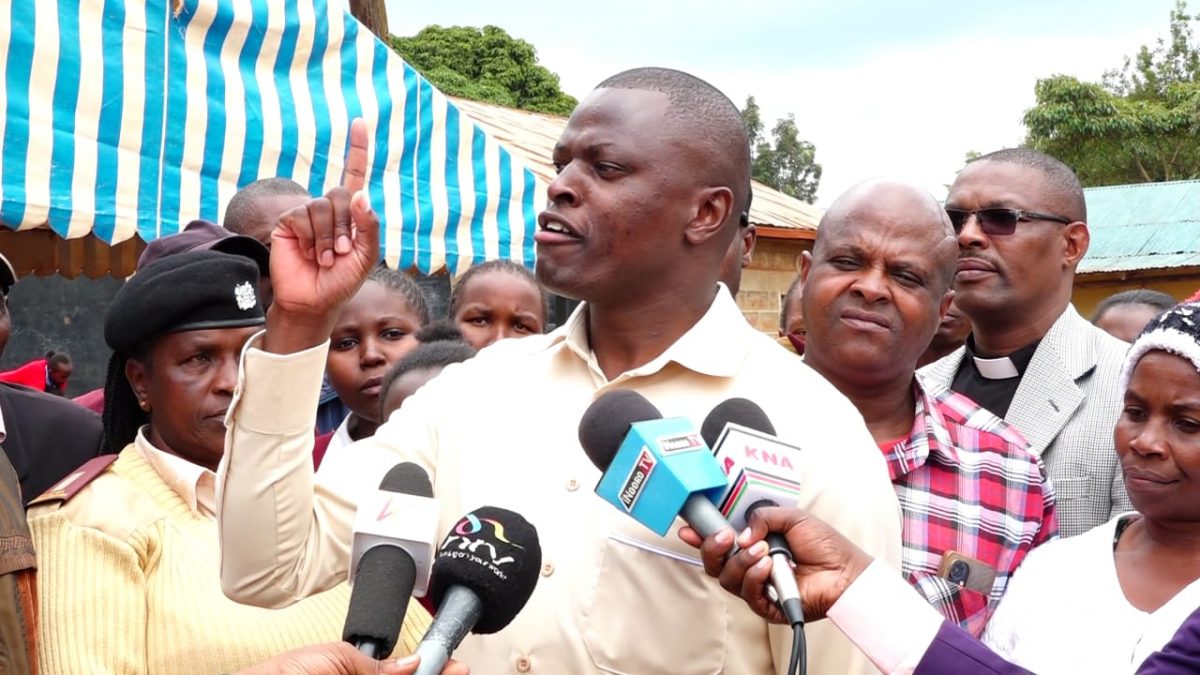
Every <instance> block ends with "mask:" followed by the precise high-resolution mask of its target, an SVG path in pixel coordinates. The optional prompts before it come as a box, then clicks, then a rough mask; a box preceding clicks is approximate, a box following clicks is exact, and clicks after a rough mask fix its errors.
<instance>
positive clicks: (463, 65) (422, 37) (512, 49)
mask: <svg viewBox="0 0 1200 675" xmlns="http://www.w3.org/2000/svg"><path fill="white" fill-rule="evenodd" d="M392 49H394V50H396V53H398V54H399V55H400V56H401V57H402V58H403V59H404V60H405V61H406V62H408V64H409V65H410V66H412V67H413V68H415V69H416V70H417V72H419V73H421V74H422V75H424V76H425V78H426V79H428V80H429V81H430V82H431V83H432V84H433V86H435V87H437V88H438V89H440V90H441V91H442V92H443V93H445V94H448V95H450V96H460V97H462V98H469V99H472V100H475V101H485V102H488V103H495V104H498V105H503V106H508V107H510V108H520V109H522V110H531V111H534V112H542V113H548V114H551V115H569V114H571V111H572V110H574V109H575V105H576V104H577V103H578V101H576V100H575V98H574V97H571V96H568V95H567V94H564V93H563V91H562V89H561V88H560V87H559V82H558V76H557V75H555V74H554V73H552V72H550V71H549V70H547V69H546V67H545V66H543V65H541V64H540V63H538V58H537V50H535V49H534V48H533V45H531V44H529V43H528V42H526V41H525V40H519V39H517V38H514V37H512V36H511V35H509V34H508V33H507V32H505V31H504V30H503V29H502V28H497V27H496V26H484V27H483V28H472V27H469V26H451V27H442V26H427V27H425V28H423V29H421V31H420V32H419V33H417V34H416V35H414V36H412V37H396V36H392Z"/></svg>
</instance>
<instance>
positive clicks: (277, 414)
mask: <svg viewBox="0 0 1200 675" xmlns="http://www.w3.org/2000/svg"><path fill="white" fill-rule="evenodd" d="M585 312H586V307H581V308H580V309H579V310H577V311H576V313H575V314H574V315H573V316H572V317H571V319H570V320H569V321H568V323H567V324H566V325H565V326H563V327H562V328H560V329H559V330H557V331H555V332H554V333H552V334H550V335H546V336H536V337H528V338H522V339H519V340H504V341H501V342H499V343H497V344H495V345H493V346H492V347H489V348H488V349H485V350H483V352H481V353H480V354H479V355H478V356H477V357H475V358H474V359H472V360H470V361H467V362H465V363H462V364H455V365H451V366H449V367H447V368H446V369H445V370H444V371H443V372H442V374H441V375H439V376H438V377H437V378H436V379H434V380H433V381H432V382H430V383H429V384H427V385H425V386H424V387H423V388H422V389H421V390H420V391H419V392H418V393H417V394H416V395H414V396H413V397H412V398H410V399H409V400H407V401H406V402H405V403H404V407H403V408H402V409H400V410H399V411H398V412H396V413H395V414H393V416H392V417H391V419H390V420H389V421H388V422H387V423H386V424H385V425H384V426H382V427H381V428H380V429H379V431H378V433H377V434H376V435H375V436H374V437H373V438H371V439H366V440H364V441H360V442H358V443H356V444H354V445H353V446H351V447H350V448H349V449H348V450H349V451H348V452H346V453H344V454H343V455H341V457H342V458H344V461H346V462H353V465H352V466H351V467H339V469H340V470H337V471H331V472H330V473H329V475H328V478H326V477H320V478H318V479H317V480H316V481H315V482H314V478H313V471H312V458H311V457H310V451H311V449H312V443H313V432H312V429H313V419H314V411H315V410H316V406H317V396H318V394H319V390H320V384H321V373H322V369H323V367H324V364H325V353H326V349H327V345H326V346H322V347H318V348H314V349H311V350H307V351H305V352H301V353H298V354H292V355H285V356H280V355H273V354H268V353H265V352H263V351H261V350H259V349H257V348H256V347H255V345H257V344H258V342H257V339H255V340H252V341H251V343H250V344H249V345H248V346H247V350H246V353H245V356H244V361H243V368H242V374H241V378H242V381H241V383H240V384H239V387H238V392H237V393H236V394H235V400H234V404H233V406H232V407H231V408H230V414H229V418H228V422H229V435H228V438H227V443H226V445H227V449H226V453H225V458H224V460H223V463H222V466H221V468H220V471H219V474H218V486H219V487H218V489H219V494H218V499H219V510H218V517H219V520H220V529H221V544H222V546H221V551H222V566H221V574H222V582H223V585H224V588H225V590H226V593H228V594H230V595H231V597H234V598H235V599H238V600H241V601H244V602H252V603H254V604H260V605H272V606H277V605H283V604H288V603H290V602H294V601H295V600H297V599H299V598H303V597H305V596H307V595H308V594H310V593H313V592H315V591H317V590H319V589H323V588H327V587H329V586H331V585H333V584H335V583H337V582H338V581H340V580H342V579H344V578H345V576H346V572H347V569H346V567H347V564H348V558H349V544H350V539H351V524H352V521H353V517H354V508H355V499H356V497H357V496H358V495H362V494H366V493H368V492H370V491H372V490H375V489H377V487H378V484H379V480H380V479H381V477H382V476H383V475H384V473H386V472H387V470H388V469H390V468H391V467H392V466H394V465H395V464H396V463H398V462H403V461H411V462H416V463H417V464H419V465H421V466H423V467H425V469H426V470H427V471H428V472H429V474H430V476H431V478H432V479H433V483H434V494H435V495H436V496H437V498H438V500H439V502H440V505H441V509H442V510H441V523H440V526H441V530H442V531H447V530H449V528H450V527H451V526H452V525H453V524H454V522H455V521H456V520H457V519H458V518H459V517H461V516H462V514H463V513H465V512H467V511H469V510H471V509H474V508H477V507H479V506H483V505H494V506H500V507H503V508H507V509H512V510H514V511H517V512H519V513H521V514H522V515H524V516H525V517H526V518H528V519H529V520H530V522H532V523H533V524H534V526H536V527H537V531H538V535H539V538H540V540H541V546H542V552H543V563H544V565H543V568H542V570H541V576H540V577H539V580H538V585H537V588H536V590H535V591H534V594H533V597H532V598H531V599H530V601H529V603H528V604H527V605H526V606H525V609H524V610H523V611H522V612H521V613H520V614H519V615H518V616H517V618H516V619H515V620H514V621H513V623H512V624H510V625H509V626H508V627H507V628H506V629H504V630H503V631H501V632H499V633H497V634H495V635H487V636H474V635H472V636H469V637H468V638H467V639H466V640H465V641H464V642H463V644H462V646H461V647H460V648H459V649H458V650H457V652H456V653H455V657H456V658H458V659H460V660H462V661H463V662H465V663H467V664H468V665H470V666H471V668H472V672H475V673H481V674H482V675H488V674H490V673H513V672H541V673H553V674H554V675H562V674H566V673H630V674H637V675H645V674H650V673H728V674H732V675H736V674H741V673H747V674H750V673H779V674H783V673H784V671H785V670H786V669H787V656H788V651H789V647H790V644H791V634H790V631H789V630H788V629H786V628H784V627H780V626H768V625H767V624H766V623H765V622H764V621H763V620H762V619H760V618H758V617H757V616H755V615H754V614H753V613H752V612H751V611H750V610H749V609H748V608H747V607H746V606H745V604H744V603H743V602H742V601H741V600H740V599H738V598H736V597H734V596H732V595H730V594H728V593H726V592H725V591H723V590H722V589H721V588H720V586H719V585H718V584H717V583H716V581H715V580H713V579H710V578H708V577H706V576H705V575H704V572H703V569H702V568H701V566H700V564H699V560H698V557H697V553H696V551H695V550H694V549H691V548H690V547H688V546H686V545H685V544H683V543H682V542H680V541H679V539H678V537H677V536H676V534H675V532H674V531H672V532H671V533H669V534H668V536H666V537H659V536H657V535H655V534H653V533H652V532H650V531H649V530H647V529H645V528H644V527H642V526H641V525H640V524H638V523H637V522H635V521H633V520H632V519H630V518H628V517H626V516H624V515H622V514H620V513H618V512H617V510H616V509H614V508H613V507H612V506H610V505H609V504H607V503H606V502H604V501H603V500H601V499H600V498H599V497H597V496H596V495H595V494H594V493H593V492H592V490H591V489H590V488H591V487H592V486H594V485H595V484H596V482H597V480H598V479H599V477H600V473H599V471H598V470H597V469H596V468H595V467H594V466H592V464H591V463H590V461H589V460H588V458H587V457H586V455H584V453H583V451H582V449H581V448H580V446H579V441H578V438H577V437H578V424H579V418H580V416H581V415H582V414H583V412H584V410H585V409H586V408H587V407H588V405H589V404H590V403H591V402H592V400H593V399H595V398H596V397H597V396H599V395H600V394H603V393H604V392H606V391H608V390H610V389H619V388H632V389H636V390H638V391H639V392H641V393H642V394H644V395H645V396H646V397H647V398H649V399H650V401H651V402H652V403H654V404H655V405H656V406H657V407H658V408H659V410H661V411H662V413H663V415H665V416H668V417H670V416H688V417H690V418H691V419H693V420H694V421H696V422H697V423H699V421H701V420H703V418H704V417H705V416H706V415H707V414H708V412H709V411H710V410H711V409H712V408H713V407H714V406H715V405H716V404H718V403H720V402H721V401H723V400H725V399H727V398H730V397H734V396H742V397H746V398H749V399H751V400H753V401H755V402H757V403H758V404H759V405H761V406H762V407H763V409H764V410H765V411H766V413H767V414H768V415H769V416H770V418H771V420H772V421H773V422H774V424H775V426H776V430H777V431H778V434H779V436H780V437H782V438H784V439H786V440H788V441H790V442H793V443H795V444H797V445H799V446H801V447H802V448H803V449H804V452H803V456H804V461H803V464H802V466H800V467H798V468H799V470H800V472H801V476H802V481H803V489H802V491H801V494H800V495H799V497H798V499H797V502H798V504H799V505H801V506H803V507H805V508H807V509H810V510H811V511H812V512H813V513H815V514H817V515H818V516H820V517H821V518H824V519H825V520H827V521H829V522H830V523H832V524H833V525H834V526H836V527H837V528H838V529H839V530H841V531H842V532H843V533H844V534H845V535H846V536H848V537H849V538H850V539H852V540H854V541H855V542H856V543H858V544H859V545H860V546H861V547H863V548H864V549H865V550H866V551H867V552H869V553H870V554H872V555H874V556H876V557H878V558H880V559H882V560H885V561H888V562H890V563H891V564H892V565H893V566H895V567H897V568H898V567H899V562H900V511H899V508H898V505H897V502H896V497H895V493H894V491H893V489H892V485H891V482H890V481H889V480H888V473H887V468H886V467H885V465H884V462H883V458H882V456H881V455H880V454H879V450H878V448H876V446H875V444H874V442H873V441H872V439H871V437H870V435H869V434H868V433H867V431H866V428H865V426H864V425H863V422H862V418H861V416H860V415H859V414H858V412H857V411H856V410H855V409H854V407H853V406H852V405H851V404H850V403H849V401H847V400H846V399H845V398H844V397H843V396H842V395H841V394H840V393H838V392H837V390H835V389H834V388H833V387H832V386H831V385H830V384H829V383H828V382H826V381H825V380H824V379H823V378H821V377H820V376H818V375H816V374H815V373H814V372H813V371H812V370H811V369H809V368H808V367H807V366H805V365H804V364H803V363H802V362H801V360H800V359H798V358H796V355H795V354H790V353H788V352H786V351H785V350H783V349H781V348H780V347H779V346H778V345H776V344H775V343H774V341H773V340H771V339H770V338H768V337H766V336H764V335H762V334H761V333H758V332H757V331H755V330H754V329H753V328H751V327H750V326H749V325H748V324H747V323H746V321H745V319H743V318H742V315H741V313H740V312H739V311H738V309H737V306H736V305H735V304H734V302H733V300H732V298H731V297H730V296H729V294H728V293H727V292H725V291H724V290H720V291H719V292H718V293H717V294H716V297H715V299H714V301H713V304H712V306H711V307H710V309H709V311H708V313H707V314H706V315H705V316H704V317H703V318H702V319H701V320H700V321H699V322H698V323H697V324H696V325H695V326H693V328H692V329H691V330H690V331H688V332H687V333H686V334H685V335H684V336H683V337H681V338H680V339H679V340H678V341H677V342H676V343H675V344H674V345H672V346H671V347H670V348H669V349H668V350H667V351H666V352H665V353H663V354H662V355H661V356H659V357H658V358H656V359H654V360H653V361H651V362H650V363H647V364H646V365H644V366H642V367H640V368H636V369H634V370H632V371H629V372H626V373H623V374H621V375H619V376H618V377H616V378H614V379H613V380H611V381H609V380H608V379H606V377H605V376H604V374H603V373H602V371H601V370H600V368H599V367H598V365H597V362H596V358H595V355H594V354H593V353H592V351H591V349H590V348H589V346H588V340H587V327H586V314H585ZM325 461H328V459H326V460H325ZM322 473H323V474H324V473H325V472H324V471H323V472H322ZM581 486H583V487H584V488H586V489H580V487H581ZM807 632H808V647H809V671H810V672H814V673H833V674H838V675H840V674H842V673H857V672H861V673H869V672H874V671H873V669H872V667H871V666H870V664H869V662H868V661H867V660H866V659H865V658H864V657H863V656H862V655H861V654H860V653H859V652H858V651H857V650H856V649H855V648H854V647H853V646H852V645H851V644H850V643H849V642H848V641H847V640H846V639H845V638H844V637H842V635H841V634H840V633H838V632H837V630H836V629H835V628H834V627H833V626H831V625H829V623H828V622H819V623H816V624H813V625H810V626H808V628H807Z"/></svg>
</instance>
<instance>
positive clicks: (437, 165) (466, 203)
mask: <svg viewBox="0 0 1200 675" xmlns="http://www.w3.org/2000/svg"><path fill="white" fill-rule="evenodd" d="M7 6H8V10H7V11H8V13H9V14H10V16H9V17H0V77H2V78H3V79H4V86H3V87H2V88H0V111H3V115H2V116H0V138H2V139H3V146H2V152H3V161H2V162H0V222H2V223H3V224H4V225H5V226H7V227H8V228H11V229H16V230H27V229H37V228H49V229H50V230H52V231H53V232H54V233H56V234H57V235H58V236H59V237H62V238H63V239H68V240H73V239H78V238H82V237H86V236H89V235H91V236H94V237H95V238H97V239H99V240H101V241H103V242H105V243H107V244H112V245H115V244H118V243H120V242H125V241H128V240H131V239H132V238H133V237H135V236H136V237H139V238H141V239H142V240H143V241H151V240H153V239H155V238H157V237H162V236H166V235H170V234H174V233H176V232H178V231H179V229H180V228H181V227H182V226H183V225H185V224H186V223H188V222H189V221H191V220H192V219H195V218H205V219H208V220H213V221H217V222H220V220H221V217H222V215H223V212H224V209H225V205H226V204H228V202H229V199H230V198H231V197H232V196H233V194H234V192H235V191H236V190H237V189H238V188H239V187H241V186H244V185H246V184H247V183H250V182H252V181H254V180H256V179H258V178H262V177H268V176H281V177H287V178H291V179H293V180H295V181H296V182H298V183H300V184H301V185H303V186H306V187H307V188H308V190H309V191H310V192H311V193H313V194H320V193H323V192H325V191H326V190H327V189H328V188H330V187H332V186H334V185H336V184H337V182H338V181H339V180H340V177H341V171H342V162H343V158H344V155H345V149H346V135H347V130H348V127H349V121H350V120H351V119H352V118H354V117H360V116H361V117H363V118H365V119H366V120H367V123H368V125H369V127H370V128H371V130H372V134H373V144H372V148H371V151H372V154H371V158H370V171H369V174H368V191H369V194H370V197H371V202H372V205H373V207H374V208H375V210H376V211H377V212H378V213H380V214H381V215H382V216H383V221H384V232H383V233H382V234H383V246H384V252H385V256H386V258H387V259H388V262H389V263H390V264H391V265H392V266H394V267H398V268H400V269H413V268H415V269H417V270H419V271H421V272H424V273H431V272H435V271H438V270H440V269H443V268H446V269H448V270H449V271H451V272H458V271H461V270H462V269H465V268H466V267H468V266H469V265H471V264H472V263H474V262H477V261H480V260H484V259H492V258H508V259H511V260H516V261H519V262H522V263H524V264H526V265H532V263H533V237H532V235H533V230H534V227H535V218H536V213H537V207H536V206H535V200H537V201H538V202H539V203H540V201H541V199H542V195H544V194H545V192H544V190H545V186H544V184H540V183H539V180H538V179H537V178H536V176H535V175H534V174H533V173H532V172H531V171H529V170H528V169H527V168H526V167H525V166H524V165H523V164H522V163H521V162H520V160H518V159H516V158H514V157H513V156H512V155H511V154H510V153H509V152H508V151H507V150H506V149H504V148H503V147H501V146H500V145H499V144H498V143H497V142H496V141H495V140H494V139H492V138H491V137H489V136H488V135H487V134H486V133H485V132H484V131H483V130H482V129H481V128H480V127H478V126H477V125H476V124H475V123H474V122H473V121H471V120H470V119H469V118H468V117H466V116H465V115H463V114H461V113H460V111H459V110H458V108H457V107H456V106H455V105H454V104H453V103H451V102H450V101H448V100H447V99H446V97H445V96H443V95H442V94H441V93H440V92H439V91H437V90H436V89H434V87H433V86H432V85H430V84H429V83H428V82H427V81H426V80H425V79H424V78H422V77H421V76H420V75H419V74H418V73H417V72H416V71H414V70H413V69H412V68H410V67H409V66H408V65H407V64H405V63H404V62H403V61H402V60H401V59H400V57H399V56H397V55H396V54H395V53H394V52H392V51H391V50H390V49H388V47H387V46H386V45H384V44H383V43H382V42H380V41H379V40H378V39H376V38H375V36H374V35H372V34H371V33H370V32H369V31H368V30H366V29H365V28H364V27H363V26H361V25H360V24H359V23H358V22H357V21H356V20H355V19H354V18H353V17H352V16H350V15H349V14H348V13H347V12H346V11H345V7H344V4H343V3H342V2H340V0H330V1H328V2H327V1H326V0H255V1H249V0H184V1H182V2H178V3H172V2H170V0H146V1H139V0H77V1H76V2H54V1H53V0H48V1H46V2H42V1H41V0H38V1H37V2H34V1H33V0H13V1H12V2H9V3H7Z"/></svg>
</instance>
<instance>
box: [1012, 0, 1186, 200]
mask: <svg viewBox="0 0 1200 675" xmlns="http://www.w3.org/2000/svg"><path fill="white" fill-rule="evenodd" d="M1194 21H1196V17H1195V16H1193V15H1189V14H1188V13H1187V4H1186V2H1184V1H1183V0H1179V1H1178V2H1177V3H1176V6H1175V9H1174V10H1172V12H1171V22H1170V38H1169V39H1161V38H1160V39H1159V40H1158V41H1157V43H1156V44H1155V45H1154V47H1153V48H1152V47H1150V46H1143V47H1142V48H1141V49H1140V50H1139V51H1138V53H1137V54H1136V55H1134V56H1133V57H1126V58H1125V62H1124V65H1123V67H1122V68H1121V69H1120V70H1112V71H1109V72H1107V73H1105V75H1104V78H1103V80H1102V81H1101V82H1099V83H1094V82H1080V81H1079V80H1077V79H1075V78H1073V77H1068V76H1065V75H1056V76H1054V77H1050V78H1047V79H1042V80H1038V82H1037V85H1036V87H1035V89H1034V91H1035V93H1036V96H1037V103H1036V105H1035V106H1034V107H1033V108H1031V109H1029V110H1027V111H1026V112H1025V118H1024V121H1025V128H1026V130H1027V132H1028V135H1027V137H1026V144H1027V145H1029V146H1030V147H1033V148H1036V149H1038V150H1041V151H1043V152H1046V153H1048V154H1050V155H1053V156H1055V157H1057V158H1059V159H1061V160H1062V161H1064V162H1066V163H1067V164H1068V165H1070V166H1071V167H1072V168H1073V169H1075V172H1076V173H1077V174H1078V175H1079V179H1080V181H1082V182H1083V184H1084V185H1088V186H1094V185H1113V184H1117V183H1141V182H1153V181H1165V180H1182V179H1189V178H1197V177H1200V48H1198V47H1197V45H1196V44H1195V42H1194V38H1193V30H1192V25H1193V22H1194Z"/></svg>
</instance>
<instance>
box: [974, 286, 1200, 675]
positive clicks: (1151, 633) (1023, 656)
mask: <svg viewBox="0 0 1200 675" xmlns="http://www.w3.org/2000/svg"><path fill="white" fill-rule="evenodd" d="M1121 382H1122V386H1123V387H1124V408H1123V409H1122V411H1121V416H1120V418H1118V420H1117V424H1116V428H1115V430H1114V433H1113V436H1114V440H1115V446H1116V450H1117V454H1118V455H1120V458H1121V466H1122V469H1123V470H1124V477H1125V487H1126V488H1127V489H1128V491H1129V497H1130V499H1131V500H1132V501H1133V506H1134V507H1135V508H1136V509H1137V512H1129V513H1124V514H1121V515H1119V516H1117V517H1116V518H1113V519H1112V520H1110V521H1109V522H1108V523H1105V524H1104V525H1100V526H1098V527H1096V528H1093V529H1092V530H1090V531H1088V532H1085V533H1084V534H1081V535H1079V536H1076V537H1071V538H1069V539H1061V540H1058V541H1052V542H1049V543H1047V544H1045V545H1043V546H1041V547H1040V548H1037V549H1034V550H1033V551H1032V552H1031V553H1030V554H1029V556H1028V557H1026V558H1025V561H1024V562H1023V563H1022V564H1021V567H1019V568H1018V569H1017V571H1016V573H1015V574H1014V575H1013V578H1012V581H1010V582H1009V585H1008V591H1007V593H1006V594H1005V596H1004V599H1003V600H1002V601H1001V602H1000V606H999V607H998V608H997V610H996V614H995V616H994V617H993V618H992V621H991V623H989V624H988V628H987V631H986V632H985V633H984V636H983V637H984V641H985V642H987V643H988V645H989V646H991V647H992V648H993V649H995V650H996V651H997V652H999V653H1000V654H1002V655H1004V656H1005V657H1006V658H1008V659H1009V660H1010V661H1012V662H1014V663H1017V664H1019V665H1021V666H1023V667H1025V668H1027V669H1029V670H1031V671H1033V672H1036V673H1040V674H1041V675H1054V674H1055V673H1093V674H1098V673H1127V672H1132V671H1134V670H1136V669H1137V667H1138V665H1139V664H1141V662H1142V661H1143V660H1145V658H1146V657H1147V656H1149V655H1150V654H1151V653H1152V652H1154V651H1156V650H1158V649H1160V648H1161V647H1162V646H1163V645H1164V644H1165V643H1166V642H1167V641H1168V640H1169V639H1170V638H1171V636H1172V635H1173V634H1174V633H1175V631H1176V630H1177V629H1178V628H1179V625H1180V623H1182V622H1183V620H1184V619H1185V618H1186V617H1187V616H1188V615H1190V614H1191V613H1192V612H1193V611H1194V610H1195V609H1196V607H1197V606H1200V303H1184V304H1181V305H1177V306H1175V307H1174V308H1172V309H1170V310H1168V311H1167V312H1165V313H1163V314H1161V315H1159V316H1158V317H1157V318H1155V319H1154V320H1152V321H1151V322H1150V324H1149V325H1148V326H1147V327H1146V329H1145V331H1144V332H1142V334H1141V335H1140V336H1138V338H1137V339H1136V340H1135V341H1134V343H1133V346H1132V347H1130V350H1129V355H1128V357H1127V359H1126V362H1125V367H1124V369H1123V371H1122V374H1121Z"/></svg>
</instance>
